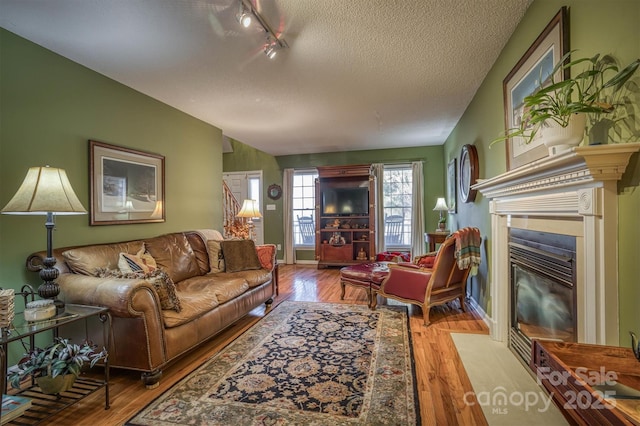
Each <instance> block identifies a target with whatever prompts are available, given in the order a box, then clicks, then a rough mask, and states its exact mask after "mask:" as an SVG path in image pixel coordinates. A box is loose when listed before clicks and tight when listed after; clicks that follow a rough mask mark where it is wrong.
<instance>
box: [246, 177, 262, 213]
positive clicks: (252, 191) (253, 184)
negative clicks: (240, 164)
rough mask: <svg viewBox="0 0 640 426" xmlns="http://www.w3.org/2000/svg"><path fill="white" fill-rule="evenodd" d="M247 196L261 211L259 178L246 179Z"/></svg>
mask: <svg viewBox="0 0 640 426" xmlns="http://www.w3.org/2000/svg"><path fill="white" fill-rule="evenodd" d="M247 184H248V185H247V186H248V190H247V194H248V198H249V199H251V200H256V204H257V206H258V208H259V209H262V200H261V199H260V186H261V185H262V183H261V179H260V177H252V176H249V177H248V179H247Z"/></svg>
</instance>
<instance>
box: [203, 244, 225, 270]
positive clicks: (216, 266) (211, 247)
mask: <svg viewBox="0 0 640 426" xmlns="http://www.w3.org/2000/svg"><path fill="white" fill-rule="evenodd" d="M221 243H222V240H208V241H207V251H208V252H209V268H210V269H209V272H211V273H212V274H217V273H218V272H224V269H225V268H224V256H223V255H222V246H221V245H220V244H221Z"/></svg>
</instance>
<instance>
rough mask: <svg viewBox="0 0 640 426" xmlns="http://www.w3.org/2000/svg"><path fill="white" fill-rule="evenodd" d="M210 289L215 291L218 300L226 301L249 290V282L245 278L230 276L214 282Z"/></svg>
mask: <svg viewBox="0 0 640 426" xmlns="http://www.w3.org/2000/svg"><path fill="white" fill-rule="evenodd" d="M209 290H211V291H213V293H214V294H215V295H216V297H217V298H218V302H220V303H225V302H228V301H229V300H231V299H234V298H236V297H237V296H240V295H241V294H242V293H244V292H245V291H247V290H249V284H247V282H246V281H245V280H244V279H243V278H228V279H225V280H220V281H216V282H213V283H212V284H210V285H209Z"/></svg>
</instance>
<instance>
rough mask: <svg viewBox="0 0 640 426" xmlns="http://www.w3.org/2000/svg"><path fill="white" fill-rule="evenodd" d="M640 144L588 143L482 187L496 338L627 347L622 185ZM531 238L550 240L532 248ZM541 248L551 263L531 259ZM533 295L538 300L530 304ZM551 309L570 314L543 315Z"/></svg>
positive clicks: (489, 314)
mask: <svg viewBox="0 0 640 426" xmlns="http://www.w3.org/2000/svg"><path fill="white" fill-rule="evenodd" d="M639 150H640V143H628V144H612V145H600V146H580V147H576V148H572V149H571V150H570V151H568V152H565V153H562V154H559V155H555V156H550V157H547V158H543V159H540V160H536V161H533V162H532V163H529V164H526V165H524V166H522V167H519V168H516V169H513V170H510V171H508V172H506V173H503V174H501V175H498V176H495V177H491V178H488V179H483V180H481V181H479V182H478V183H477V184H475V185H474V186H473V189H477V190H478V191H479V192H481V193H482V195H483V197H484V199H485V200H488V204H489V205H488V207H489V212H490V213H491V237H490V238H489V239H488V244H489V245H490V248H491V252H490V256H489V257H490V264H489V275H488V278H489V290H490V293H489V294H488V295H487V296H486V299H485V301H486V306H487V308H488V309H487V311H488V312H487V314H485V317H484V319H485V321H486V322H487V324H488V326H489V329H490V333H491V337H492V338H493V339H494V340H497V341H501V342H504V343H505V344H509V343H508V342H509V341H510V340H513V342H514V346H515V345H521V346H522V348H523V349H522V350H521V352H523V353H524V352H527V347H528V346H527V345H528V339H530V338H532V337H536V338H547V339H557V340H569V341H576V342H579V343H594V344H602V345H613V346H616V345H618V343H619V331H620V330H619V325H618V321H619V312H618V309H619V301H618V239H617V236H618V188H617V185H618V181H619V180H620V179H621V177H622V175H623V174H624V172H625V169H626V167H627V165H628V163H629V158H630V157H631V155H632V154H633V153H635V152H638V151H639ZM521 230H522V231H521ZM525 231H527V232H533V234H528V233H526V232H525ZM523 232H524V234H523ZM547 234H548V235H547ZM523 235H524V236H523ZM531 235H534V236H536V235H542V236H543V241H542V242H540V241H538V242H535V243H533V247H528V246H531V244H530V241H532V238H531ZM556 235H563V236H565V237H567V238H568V239H566V240H565V239H564V238H560V239H557V238H556ZM548 237H551V238H552V242H551V243H549V242H545V241H544V239H545V238H548ZM541 247H542V248H541ZM558 247H560V248H562V250H560V252H558V250H555V248H558ZM548 248H550V250H547V249H548ZM523 250H524V251H523ZM541 252H542V254H541V259H542V260H544V262H550V263H544V262H543V263H541V264H539V265H537V266H536V265H531V264H530V263H529V261H530V260H531V259H532V258H533V257H535V256H534V255H538V254H540V253H541ZM571 258H572V259H574V260H568V261H566V262H565V261H563V259H564V260H567V259H571ZM551 272H553V278H551V277H550V275H551ZM512 277H513V279H514V280H515V284H512V282H511V279H512ZM532 283H533V284H532ZM538 284H540V286H538ZM516 285H517V288H516ZM512 286H514V287H513V288H512ZM543 294H544V296H543ZM527 300H537V301H538V306H536V305H534V307H523V306H527V305H525V304H524V302H525V301H527ZM540 300H543V302H540ZM518 304H520V305H521V308H518ZM546 306H552V307H553V309H554V310H558V309H559V307H561V308H562V309H561V311H562V314H560V313H557V314H555V317H546V318H545V317H544V316H543V319H540V316H539V315H538V314H537V313H536V312H538V313H539V312H540V311H543V312H545V313H546V310H547V308H546ZM512 307H513V310H512ZM558 312H560V311H558ZM512 325H514V326H513V327H512ZM523 336H524V337H523ZM512 338H513V339H512ZM518 338H521V340H517V339H518Z"/></svg>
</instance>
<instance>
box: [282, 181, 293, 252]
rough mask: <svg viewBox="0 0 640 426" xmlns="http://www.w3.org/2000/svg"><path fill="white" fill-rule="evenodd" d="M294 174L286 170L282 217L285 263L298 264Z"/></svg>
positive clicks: (283, 186)
mask: <svg viewBox="0 0 640 426" xmlns="http://www.w3.org/2000/svg"><path fill="white" fill-rule="evenodd" d="M293 173H294V169H284V176H283V180H282V193H283V194H282V195H283V197H282V216H283V220H284V263H286V264H287V265H289V264H292V263H296V249H295V247H294V245H293V206H292V205H291V203H292V201H293Z"/></svg>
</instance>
